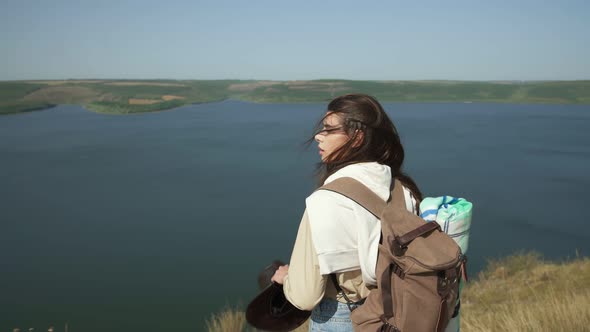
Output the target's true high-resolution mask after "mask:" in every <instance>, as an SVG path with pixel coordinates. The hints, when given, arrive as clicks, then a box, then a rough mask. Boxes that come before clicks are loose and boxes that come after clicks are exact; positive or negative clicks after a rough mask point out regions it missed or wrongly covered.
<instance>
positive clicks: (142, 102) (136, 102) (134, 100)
mask: <svg viewBox="0 0 590 332" xmlns="http://www.w3.org/2000/svg"><path fill="white" fill-rule="evenodd" d="M161 101H162V100H160V99H142V98H129V100H128V103H129V105H151V104H155V103H159V102H161Z"/></svg>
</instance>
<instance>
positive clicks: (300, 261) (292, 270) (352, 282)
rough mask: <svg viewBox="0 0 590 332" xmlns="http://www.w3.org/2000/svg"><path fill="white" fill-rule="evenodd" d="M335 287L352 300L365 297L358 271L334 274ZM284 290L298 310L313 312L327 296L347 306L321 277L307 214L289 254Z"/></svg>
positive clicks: (329, 283)
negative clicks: (339, 288)
mask: <svg viewBox="0 0 590 332" xmlns="http://www.w3.org/2000/svg"><path fill="white" fill-rule="evenodd" d="M336 277H337V279H338V284H339V285H340V287H341V288H342V289H343V291H344V292H345V293H346V296H348V298H349V299H350V300H351V301H354V302H356V301H360V300H361V299H363V298H365V297H367V295H368V294H369V288H367V287H366V286H365V283H364V282H363V279H362V276H361V270H355V271H348V272H343V273H336ZM283 291H284V292H285V297H286V298H287V300H289V302H291V303H292V304H293V305H294V306H296V307H297V308H299V309H301V310H312V309H313V308H314V307H315V306H316V305H317V304H318V303H319V302H320V301H321V300H322V298H324V296H325V297H328V298H333V299H337V300H338V301H339V302H342V303H346V299H344V297H342V295H340V294H338V295H337V291H336V288H335V287H334V285H333V284H332V281H331V280H330V278H329V276H328V275H320V268H319V264H318V257H317V254H316V252H315V248H314V246H313V241H312V238H311V231H310V228H309V219H308V217H307V211H306V212H305V213H304V214H303V218H302V219H301V223H300V224H299V231H298V232H297V238H296V240H295V246H294V247H293V253H292V254H291V260H290V263H289V273H288V274H287V276H286V277H285V279H284V281H283Z"/></svg>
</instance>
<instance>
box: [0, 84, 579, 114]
mask: <svg viewBox="0 0 590 332" xmlns="http://www.w3.org/2000/svg"><path fill="white" fill-rule="evenodd" d="M353 92H360V93H367V94H370V95H373V96H375V97H377V99H379V100H380V101H382V102H502V103H557V104H590V81H546V82H521V81H514V82H471V81H349V80H314V81H254V80H208V81H198V80H64V81H3V82H0V114H9V113H20V112H27V111H32V110H39V109H46V108H49V107H52V106H55V105H60V104H76V105H82V106H83V107H85V108H87V109H89V110H91V111H95V112H101V113H112V114H128V113H140V112H153V111H161V110H166V109H172V108H176V107H179V106H183V105H188V104H193V103H205V102H214V101H221V100H224V99H230V98H231V99H238V100H244V101H252V102H257V103H301V102H326V101H328V100H330V99H332V98H334V97H336V96H339V95H342V94H346V93H353Z"/></svg>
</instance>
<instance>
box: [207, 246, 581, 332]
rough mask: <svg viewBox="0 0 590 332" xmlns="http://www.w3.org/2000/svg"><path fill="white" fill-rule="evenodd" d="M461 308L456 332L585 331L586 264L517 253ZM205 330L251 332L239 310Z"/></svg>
mask: <svg viewBox="0 0 590 332" xmlns="http://www.w3.org/2000/svg"><path fill="white" fill-rule="evenodd" d="M461 302H462V303H461V331H467V332H487V331H531V332H532V331H563V332H566V331H567V332H582V331H590V259H588V258H577V259H575V260H572V261H569V262H564V263H554V262H544V261H543V259H542V257H541V256H540V255H539V254H535V253H520V254H516V255H513V256H509V257H506V258H503V259H500V260H496V261H492V262H490V263H489V264H488V267H487V269H486V270H485V271H483V272H481V273H480V275H479V276H478V278H477V280H475V281H471V282H470V283H468V284H467V285H466V286H465V288H464V289H463V293H462V295H461ZM207 329H208V331H209V332H225V331H228V332H229V331H231V332H239V331H254V330H253V329H252V328H251V327H249V326H248V324H247V322H246V319H245V315H244V313H243V312H241V311H238V310H226V311H224V312H222V313H221V314H218V315H214V316H213V317H212V318H211V320H210V321H209V322H207ZM307 329H308V324H307V323H306V324H304V325H303V326H301V327H300V328H298V329H297V330H296V331H298V332H303V331H307Z"/></svg>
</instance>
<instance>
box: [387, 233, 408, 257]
mask: <svg viewBox="0 0 590 332" xmlns="http://www.w3.org/2000/svg"><path fill="white" fill-rule="evenodd" d="M391 249H392V251H393V254H394V255H396V256H403V254H404V253H405V252H406V249H408V247H407V246H404V245H402V244H401V242H400V240H399V236H395V237H394V239H393V241H391Z"/></svg>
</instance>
